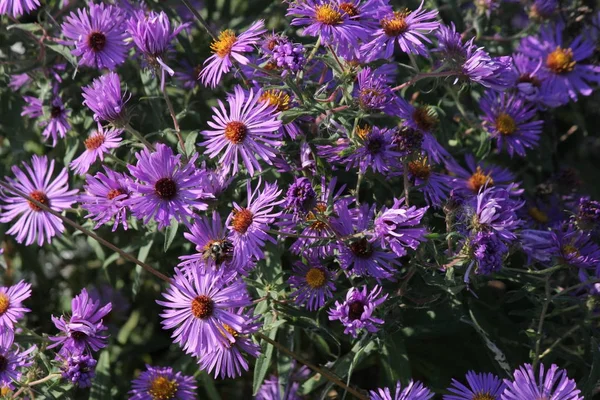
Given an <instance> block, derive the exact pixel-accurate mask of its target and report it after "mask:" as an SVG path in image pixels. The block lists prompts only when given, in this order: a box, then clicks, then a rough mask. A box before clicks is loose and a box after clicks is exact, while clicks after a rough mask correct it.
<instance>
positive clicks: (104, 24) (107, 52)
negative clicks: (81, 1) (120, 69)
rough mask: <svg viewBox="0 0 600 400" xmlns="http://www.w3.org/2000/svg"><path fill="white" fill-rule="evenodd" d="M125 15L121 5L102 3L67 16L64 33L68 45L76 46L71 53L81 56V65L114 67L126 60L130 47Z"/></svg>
mask: <svg viewBox="0 0 600 400" xmlns="http://www.w3.org/2000/svg"><path fill="white" fill-rule="evenodd" d="M125 16H126V15H125V14H124V13H123V12H122V11H121V9H120V8H119V7H114V6H111V5H104V4H102V3H101V4H90V5H89V8H87V9H81V8H80V9H79V10H77V13H75V12H71V14H70V15H69V16H67V17H66V18H65V21H66V22H65V23H63V25H62V32H63V35H64V36H65V37H67V38H68V39H70V41H67V43H66V44H68V45H71V46H75V49H73V50H71V53H72V54H73V55H74V56H76V57H81V58H80V59H79V65H85V66H88V67H96V68H98V69H102V68H108V69H110V70H114V69H115V68H116V66H117V65H119V64H121V63H123V62H124V61H125V58H126V57H127V50H128V48H129V46H128V44H127V42H126V40H127V39H128V35H127V33H126V31H125V30H126V26H125Z"/></svg>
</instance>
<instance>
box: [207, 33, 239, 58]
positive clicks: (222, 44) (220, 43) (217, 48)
mask: <svg viewBox="0 0 600 400" xmlns="http://www.w3.org/2000/svg"><path fill="white" fill-rule="evenodd" d="M236 39H237V38H236V36H235V33H234V32H233V31H232V30H231V29H226V30H224V31H223V32H221V33H219V37H218V38H217V39H216V40H214V41H213V42H212V44H211V45H210V49H211V50H212V52H213V53H215V54H216V55H217V56H219V57H221V58H225V56H227V55H229V54H231V48H232V47H233V45H234V44H235V41H236Z"/></svg>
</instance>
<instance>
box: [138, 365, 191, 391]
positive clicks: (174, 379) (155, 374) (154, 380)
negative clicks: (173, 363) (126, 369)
mask: <svg viewBox="0 0 600 400" xmlns="http://www.w3.org/2000/svg"><path fill="white" fill-rule="evenodd" d="M197 398H198V397H197V394H196V381H195V379H194V378H193V377H191V376H187V375H183V374H182V373H181V372H173V368H171V367H153V366H151V365H148V364H146V370H145V371H144V372H142V373H141V374H140V375H139V376H138V377H137V378H136V379H134V380H133V381H132V382H131V390H130V391H129V400H158V399H173V400H195V399H197Z"/></svg>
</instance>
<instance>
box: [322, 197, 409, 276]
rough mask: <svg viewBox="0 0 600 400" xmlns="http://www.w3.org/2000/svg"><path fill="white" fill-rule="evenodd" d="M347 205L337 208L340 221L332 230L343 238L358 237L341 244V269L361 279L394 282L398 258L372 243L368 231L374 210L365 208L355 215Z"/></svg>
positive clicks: (339, 246) (339, 244)
mask: <svg viewBox="0 0 600 400" xmlns="http://www.w3.org/2000/svg"><path fill="white" fill-rule="evenodd" d="M348 206H349V204H348V202H338V203H337V204H336V205H335V209H334V211H335V213H336V214H337V217H336V218H335V219H334V220H333V221H332V226H333V228H334V229H335V231H336V232H337V233H338V235H340V236H356V237H354V238H353V239H352V240H348V241H340V242H339V243H338V261H339V263H340V266H341V267H342V269H344V270H346V271H349V272H351V273H353V274H355V275H358V276H364V275H367V276H372V277H374V278H375V279H376V280H377V281H380V280H381V279H392V277H393V275H394V273H395V272H396V265H397V264H398V260H397V256H396V255H395V254H394V253H392V252H389V251H387V250H386V249H384V248H383V247H382V246H381V245H380V243H378V242H377V241H369V235H370V232H368V231H367V230H368V228H369V227H370V224H371V223H372V221H373V217H374V214H375V206H372V207H369V205H368V204H363V205H362V206H361V207H360V208H359V209H358V210H357V211H356V212H354V211H352V212H351V211H350V210H349V208H348Z"/></svg>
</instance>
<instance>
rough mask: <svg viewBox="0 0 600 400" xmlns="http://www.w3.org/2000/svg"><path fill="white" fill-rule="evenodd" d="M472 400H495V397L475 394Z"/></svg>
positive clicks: (487, 394) (486, 394) (485, 393)
mask: <svg viewBox="0 0 600 400" xmlns="http://www.w3.org/2000/svg"><path fill="white" fill-rule="evenodd" d="M472 400H496V396H494V395H492V394H490V393H489V392H483V393H476V394H475V396H473V399H472Z"/></svg>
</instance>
